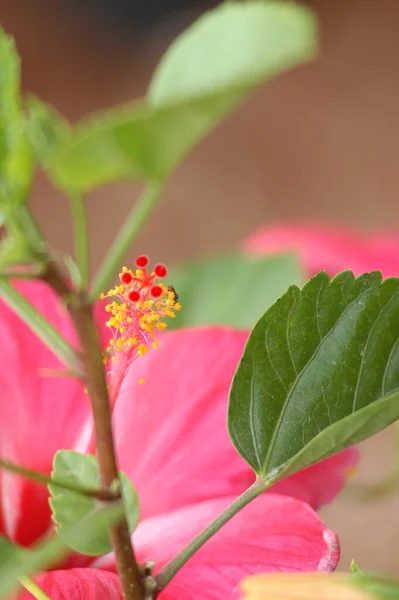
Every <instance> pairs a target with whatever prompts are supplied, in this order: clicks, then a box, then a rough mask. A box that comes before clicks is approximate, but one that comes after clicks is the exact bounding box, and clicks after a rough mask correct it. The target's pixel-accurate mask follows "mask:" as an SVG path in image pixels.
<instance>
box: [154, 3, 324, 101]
mask: <svg viewBox="0 0 399 600" xmlns="http://www.w3.org/2000/svg"><path fill="white" fill-rule="evenodd" d="M315 52H316V24H315V19H314V17H313V14H312V13H311V12H310V11H309V10H308V9H306V8H304V7H301V6H299V5H296V4H294V3H290V4H288V3H282V2H274V1H267V2H265V1H252V2H245V3H244V2H226V3H223V4H221V5H220V6H219V7H217V8H216V9H214V10H212V11H209V12H208V13H205V14H204V15H203V16H202V17H201V18H200V19H198V21H196V22H195V23H194V24H193V25H192V26H191V27H190V28H189V29H187V31H185V32H183V33H182V34H181V35H180V36H179V37H178V38H177V39H176V40H175V41H174V42H173V43H172V44H171V46H170V47H169V49H168V50H167V52H166V53H165V55H164V56H163V58H162V59H161V61H160V63H159V66H158V68H157V69H156V71H155V73H154V76H153V78H152V81H151V84H150V88H149V94H148V95H149V99H150V101H151V103H152V104H153V105H157V106H159V105H165V104H172V103H175V102H182V101H186V100H188V99H192V98H196V97H198V96H199V95H208V94H215V93H217V92H225V91H226V90H232V91H233V90H249V89H250V88H251V87H253V86H255V85H257V84H259V82H261V81H264V80H265V79H269V78H271V77H273V76H274V75H276V74H278V73H281V72H282V71H285V70H287V69H290V68H292V67H293V66H296V65H297V64H299V63H301V62H306V61H308V60H310V59H311V58H313V57H314V55H315Z"/></svg>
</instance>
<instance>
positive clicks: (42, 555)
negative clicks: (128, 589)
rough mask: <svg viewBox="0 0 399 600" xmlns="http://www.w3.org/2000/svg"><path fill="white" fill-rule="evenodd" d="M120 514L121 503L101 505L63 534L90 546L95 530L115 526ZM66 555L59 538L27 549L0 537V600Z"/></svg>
mask: <svg viewBox="0 0 399 600" xmlns="http://www.w3.org/2000/svg"><path fill="white" fill-rule="evenodd" d="M123 514H124V508H123V503H122V502H114V503H112V504H108V505H106V506H101V507H100V508H97V509H96V510H95V512H94V513H92V514H90V515H88V516H87V517H85V518H84V519H83V520H82V521H75V522H74V524H73V525H72V526H71V527H70V529H69V530H68V531H65V534H66V536H67V537H68V538H71V539H77V538H79V537H81V538H82V539H85V540H86V542H87V544H88V545H90V544H91V543H92V542H93V540H95V539H97V535H98V533H97V532H98V531H104V530H105V529H107V528H109V527H111V526H112V525H116V524H117V523H118V522H120V521H121V519H122V518H123ZM68 553H69V550H68V548H67V546H66V544H65V542H64V541H63V540H62V538H61V537H59V536H58V535H57V536H55V537H53V538H52V539H51V540H50V541H48V537H47V536H46V538H45V541H40V542H39V543H37V544H36V545H35V546H33V547H31V548H30V549H29V550H26V549H25V548H20V547H18V546H13V545H12V544H11V543H10V542H8V541H7V540H6V539H4V538H2V537H1V536H0V598H7V597H9V596H10V594H11V593H12V592H13V591H14V590H15V588H16V587H17V585H18V580H19V578H20V577H23V576H24V575H30V574H31V573H35V572H37V571H40V570H45V569H48V568H51V567H54V566H55V565H57V563H58V562H59V561H60V560H61V559H63V558H64V557H65V556H67V555H68Z"/></svg>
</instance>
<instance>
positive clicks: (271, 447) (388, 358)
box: [228, 271, 399, 482]
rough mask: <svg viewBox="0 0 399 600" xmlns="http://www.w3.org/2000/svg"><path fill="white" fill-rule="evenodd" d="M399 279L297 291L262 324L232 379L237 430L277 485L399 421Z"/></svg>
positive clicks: (345, 276) (323, 282) (376, 277)
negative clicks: (301, 470)
mask: <svg viewBox="0 0 399 600" xmlns="http://www.w3.org/2000/svg"><path fill="white" fill-rule="evenodd" d="M398 342H399V280H398V279H393V278H392V279H387V280H385V281H384V282H383V283H381V275H380V274H379V273H370V274H366V275H363V276H361V277H359V278H358V279H355V278H354V276H353V274H352V273H351V272H349V271H346V272H344V273H341V274H340V275H338V276H337V277H335V278H334V279H332V280H331V281H330V279H329V277H328V275H327V274H326V273H319V274H318V275H317V276H316V277H314V278H313V279H311V280H310V281H309V282H308V283H307V284H306V285H305V286H304V287H303V289H302V290H301V291H300V290H299V289H298V288H297V287H295V286H292V287H291V288H290V289H289V290H288V291H287V293H286V294H285V295H284V296H283V297H282V298H280V299H279V300H277V302H276V303H275V304H274V305H273V306H272V307H271V308H270V309H269V310H268V311H267V312H266V314H265V315H264V316H263V317H262V318H261V319H260V320H259V321H258V323H257V324H256V326H255V328H254V329H253V331H252V333H251V335H250V337H249V340H248V342H247V345H246V348H245V350H244V354H243V356H242V359H241V361H240V364H239V366H238V369H237V371H236V374H235V376H234V379H233V383H232V388H231V393H230V402H229V409H228V427H229V432H230V436H231V438H232V440H233V443H234V445H235V447H236V449H237V450H238V452H239V453H240V454H241V456H242V457H243V458H244V459H245V460H246V461H247V462H248V463H249V464H250V465H251V467H252V468H253V469H254V470H255V472H256V473H257V474H258V475H260V476H263V477H266V478H267V479H268V480H269V481H270V482H274V481H277V480H279V479H282V478H283V477H286V476H287V475H290V474H292V473H295V472H296V471H299V470H300V469H303V468H305V467H306V466H308V465H310V464H313V463H315V462H318V461H319V460H321V459H323V458H326V457H327V456H330V455H332V454H335V453H336V452H339V451H340V450H343V449H344V448H347V447H348V446H351V445H353V444H355V443H358V442H360V441H361V440H363V439H365V438H367V437H369V436H371V435H373V434H374V433H376V432H377V431H380V430H381V429H383V428H384V427H386V426H387V425H389V424H390V423H392V422H393V421H395V420H397V419H398V418H399V393H398V390H399V343H398Z"/></svg>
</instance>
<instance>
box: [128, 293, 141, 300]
mask: <svg viewBox="0 0 399 600" xmlns="http://www.w3.org/2000/svg"><path fill="white" fill-rule="evenodd" d="M128 298H129V300H130V301H131V302H138V301H139V300H140V294H139V292H138V291H137V290H132V291H131V292H130V293H129V295H128Z"/></svg>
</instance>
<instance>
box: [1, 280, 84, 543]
mask: <svg viewBox="0 0 399 600" xmlns="http://www.w3.org/2000/svg"><path fill="white" fill-rule="evenodd" d="M19 287H20V288H22V291H23V293H24V294H25V295H26V296H28V297H29V299H30V300H31V301H32V302H33V303H34V304H35V305H36V306H37V307H38V308H39V309H40V311H41V312H42V313H43V314H44V315H45V316H46V317H47V318H48V319H49V320H50V321H51V322H52V323H53V324H54V325H55V326H56V327H57V329H59V330H60V331H61V333H63V334H64V335H65V337H66V338H68V339H69V340H73V339H74V336H73V329H72V326H71V324H70V321H69V319H68V317H67V315H66V312H65V309H64V307H63V306H62V304H61V303H60V301H59V300H58V298H57V297H56V296H55V295H54V294H53V293H52V292H51V290H49V289H48V287H47V286H45V285H44V284H41V283H29V284H26V283H25V284H19ZM0 337H1V340H2V348H3V349H4V350H3V355H2V368H1V370H0V387H1V390H2V394H1V397H0V456H2V457H3V458H7V459H9V460H11V461H14V462H16V463H19V464H21V465H23V466H25V467H28V468H31V469H36V470H39V471H43V472H46V473H49V472H50V471H51V465H52V460H53V455H54V453H55V452H56V450H58V449H59V448H72V447H74V444H75V442H76V441H77V440H78V439H79V436H80V432H81V428H82V425H83V424H84V422H85V420H86V419H87V418H88V415H89V406H88V400H87V397H86V396H85V394H84V390H83V386H82V383H81V382H79V381H77V380H76V379H73V378H71V377H49V376H48V375H47V376H46V374H45V372H43V369H60V368H64V367H63V365H62V364H61V362H60V361H59V360H58V359H57V358H56V357H55V356H54V354H53V353H52V352H51V351H50V350H48V348H47V347H46V346H45V345H44V343H43V342H41V341H40V340H39V339H38V338H37V337H36V335H35V334H34V333H32V332H31V331H30V329H29V328H28V327H27V326H26V325H25V324H24V323H23V322H22V321H21V320H20V319H19V318H18V317H17V316H16V315H15V314H14V313H13V312H12V310H10V309H9V308H8V307H6V306H4V305H3V304H1V305H0ZM0 494H1V501H0V505H2V506H3V511H4V514H3V519H4V521H5V522H4V530H5V533H6V534H7V535H8V536H9V537H10V538H12V539H13V540H15V541H16V542H18V543H20V544H29V543H31V542H32V541H34V540H35V539H36V538H37V536H38V535H40V534H42V533H44V532H45V531H46V529H47V527H48V524H49V516H50V512H49V507H48V502H47V497H48V494H47V490H46V488H45V487H44V486H42V485H38V484H36V483H33V482H31V481H28V480H26V479H24V478H22V477H19V476H17V475H13V474H11V473H4V472H3V474H2V484H1V489H0ZM32 514H34V515H35V518H34V519H32V517H31V515H32Z"/></svg>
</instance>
